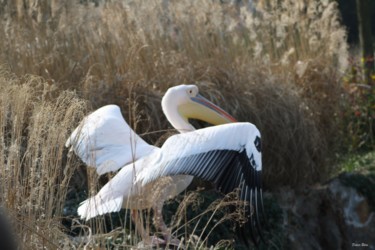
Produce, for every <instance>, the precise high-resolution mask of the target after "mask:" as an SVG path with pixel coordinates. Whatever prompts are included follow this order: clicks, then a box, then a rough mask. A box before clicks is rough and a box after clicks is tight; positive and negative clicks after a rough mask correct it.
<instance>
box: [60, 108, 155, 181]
mask: <svg viewBox="0 0 375 250" xmlns="http://www.w3.org/2000/svg"><path fill="white" fill-rule="evenodd" d="M65 146H66V147H71V150H74V152H75V153H76V154H77V155H78V156H79V157H80V158H81V159H82V160H83V161H84V162H85V163H86V164H87V165H89V166H91V167H95V168H96V171H97V173H98V174H99V175H101V174H104V173H107V172H110V171H116V170H118V169H120V168H122V167H123V166H125V165H126V164H128V163H131V162H133V161H135V160H137V159H139V158H142V157H144V156H146V155H148V154H150V153H152V152H153V151H154V150H157V149H158V148H157V147H154V146H151V145H149V144H148V143H146V142H145V141H144V140H142V138H140V137H139V136H138V135H137V134H136V133H135V132H134V131H133V130H132V129H131V128H130V127H129V125H128V124H127V123H126V122H125V120H124V118H123V116H122V114H121V111H120V108H119V107H118V106H116V105H108V106H104V107H102V108H100V109H98V110H96V111H95V112H93V113H92V114H90V115H88V116H87V117H85V118H84V120H83V121H82V122H81V124H80V125H79V126H78V127H77V128H76V129H75V130H74V131H73V133H72V134H71V136H70V137H69V138H68V140H67V141H66V144H65Z"/></svg>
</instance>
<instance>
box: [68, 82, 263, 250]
mask: <svg viewBox="0 0 375 250" xmlns="http://www.w3.org/2000/svg"><path fill="white" fill-rule="evenodd" d="M162 108H163V112H164V114H165V115H166V117H167V119H168V121H169V122H170V123H171V124H172V126H173V127H174V128H175V129H177V130H178V131H179V132H180V134H177V135H173V136H171V137H169V138H168V139H167V140H166V141H165V143H164V144H163V146H162V147H161V148H158V147H155V146H152V145H149V144H148V143H146V142H145V141H144V140H143V139H141V138H140V137H139V136H138V135H137V134H136V133H135V132H134V131H133V130H132V129H131V128H130V127H129V125H128V124H127V123H126V122H125V120H124V118H123V117H122V115H121V111H120V108H119V107H118V106H116V105H108V106H104V107H102V108H100V109H98V110H96V111H95V112H93V113H92V114H90V115H88V116H87V117H85V118H84V119H83V121H82V122H81V124H80V125H79V126H78V127H77V128H76V129H75V130H74V131H73V133H72V134H71V136H70V137H69V138H68V140H67V142H66V146H67V147H71V149H72V150H73V151H74V152H75V153H76V154H77V155H78V156H79V157H80V158H81V159H82V160H83V161H84V162H85V163H86V164H87V165H88V166H91V167H95V168H96V170H97V173H98V174H99V175H101V174H104V173H107V172H111V171H117V170H119V169H121V170H120V171H119V172H118V173H117V174H116V175H115V176H114V177H113V178H112V179H111V180H110V181H109V182H108V183H107V184H106V185H105V186H103V187H102V189H101V190H100V191H99V192H98V193H97V194H96V195H95V196H93V197H91V198H89V199H87V200H85V201H84V202H82V203H81V205H80V207H79V208H78V214H79V215H80V216H81V218H82V219H86V220H89V219H90V218H92V217H95V216H98V215H102V214H105V213H110V212H117V211H119V210H120V209H121V208H128V209H131V210H132V218H133V220H134V221H135V223H136V227H137V229H138V232H139V233H140V234H141V237H142V238H143V239H144V240H145V239H147V238H148V237H149V236H148V235H147V233H146V232H145V230H144V229H143V225H140V224H139V223H137V217H138V216H139V214H138V211H139V210H142V209H149V208H152V209H153V210H154V224H155V226H156V228H157V229H158V230H160V231H161V232H162V233H163V236H164V240H161V239H159V240H160V241H162V242H163V241H165V242H169V241H170V232H169V230H168V228H167V226H166V225H165V223H164V221H163V218H162V213H161V212H162V207H163V203H164V201H165V200H167V199H170V198H173V197H175V196H176V195H177V194H179V193H180V192H182V191H183V190H185V189H186V188H187V187H188V185H189V184H190V183H191V181H192V179H193V177H199V178H201V179H204V180H206V181H210V182H212V183H213V184H214V185H215V186H216V187H217V189H218V190H220V191H221V192H223V193H229V192H232V191H234V190H235V189H237V188H239V189H240V191H239V192H240V196H239V197H240V199H241V200H243V201H245V202H244V204H248V205H249V206H248V205H246V207H247V208H246V209H245V210H244V211H245V213H247V215H246V216H247V218H248V222H247V223H246V226H242V227H239V229H240V231H241V232H242V236H243V238H247V236H246V235H245V234H244V233H243V232H244V231H243V229H244V228H245V227H248V228H249V229H250V236H251V239H252V240H253V241H254V242H255V243H256V244H257V242H258V240H259V238H261V237H262V234H261V225H260V224H261V223H260V219H259V213H263V203H262V187H261V179H260V178H261V170H262V161H261V146H260V133H259V131H258V129H257V128H256V127H255V126H254V125H253V124H251V123H247V122H237V121H236V119H234V118H233V117H232V116H230V115H229V114H228V113H227V112H225V111H224V110H222V109H221V108H219V107H218V106H216V105H215V104H213V103H212V102H210V101H208V100H207V99H205V98H204V97H202V96H201V95H200V94H199V91H198V87H197V86H195V85H179V86H175V87H172V88H170V89H168V91H167V92H166V93H165V95H164V97H163V99H162ZM191 118H192V119H199V120H203V121H206V122H208V123H211V124H213V125H218V126H213V127H207V128H203V129H198V130H195V129H194V127H193V126H192V125H191V124H190V123H189V122H188V119H191ZM245 241H246V239H245Z"/></svg>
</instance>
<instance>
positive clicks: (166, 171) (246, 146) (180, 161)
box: [78, 123, 261, 220]
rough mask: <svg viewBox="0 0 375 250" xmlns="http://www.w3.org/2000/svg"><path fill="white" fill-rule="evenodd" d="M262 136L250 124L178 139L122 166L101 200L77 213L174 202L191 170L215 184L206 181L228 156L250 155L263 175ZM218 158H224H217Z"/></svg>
mask: <svg viewBox="0 0 375 250" xmlns="http://www.w3.org/2000/svg"><path fill="white" fill-rule="evenodd" d="M257 136H258V137H259V136H260V134H259V131H258V130H257V129H256V127H255V126H254V125H252V124H250V123H234V124H225V125H219V126H215V127H208V128H204V129H199V130H195V131H191V132H188V133H184V134H177V135H173V136H171V137H170V138H168V139H167V141H166V142H165V143H164V145H163V146H162V147H161V148H160V149H154V150H153V151H152V153H151V154H149V155H147V156H146V157H143V158H141V159H139V160H136V161H134V162H133V163H130V164H128V165H126V166H124V167H123V168H121V170H120V171H119V172H118V173H117V174H116V175H115V176H114V177H113V178H112V179H111V181H109V182H108V183H107V184H106V185H105V186H104V187H103V188H102V189H101V190H100V191H99V193H98V194H97V195H96V196H94V197H93V198H90V199H88V200H86V201H85V202H84V203H83V204H82V205H81V206H80V208H79V210H78V214H80V215H81V218H84V219H87V220H88V219H90V218H92V217H95V216H97V215H101V214H105V213H109V212H117V211H119V210H120V209H121V208H129V209H148V208H151V207H152V206H153V204H155V203H156V202H157V201H158V200H167V199H170V198H173V197H175V196H176V195H177V194H179V193H180V192H182V191H183V190H185V189H186V188H187V186H188V185H189V184H190V182H191V181H192V179H193V177H192V176H191V174H192V172H194V173H195V172H197V173H196V174H195V176H197V177H200V178H203V179H207V180H208V181H213V179H212V178H208V177H206V175H208V173H207V171H209V170H210V166H209V165H213V164H216V165H218V164H219V163H218V162H217V160H221V161H224V160H225V157H228V156H225V153H226V152H227V153H230V152H238V153H241V152H243V151H245V152H246V155H247V157H249V158H250V157H252V158H253V159H254V161H255V163H256V164H255V166H254V167H255V168H254V171H261V159H260V152H259V153H257V154H254V153H253V152H254V151H255V152H257V150H256V147H255V144H254V140H255V139H256V137H257ZM222 138H227V139H225V140H223V139H222ZM249 142H250V143H249ZM248 152H250V155H249V153H248ZM219 154H221V157H220V158H219V157H215V155H216V156H218V155H219ZM215 159H217V160H216V161H215ZM189 161H190V162H191V169H188V168H187V167H186V163H185V162H189ZM213 167H215V166H211V168H213ZM210 171H211V172H212V170H210ZM223 174H224V173H223ZM186 175H188V176H186ZM161 177H162V178H161ZM237 182H238V183H237V185H239V184H240V182H239V180H238V181H237ZM166 186H168V188H167V189H166V188H165V187H166ZM156 191H159V192H156ZM93 204H95V205H93ZM90 207H92V209H89V208H90Z"/></svg>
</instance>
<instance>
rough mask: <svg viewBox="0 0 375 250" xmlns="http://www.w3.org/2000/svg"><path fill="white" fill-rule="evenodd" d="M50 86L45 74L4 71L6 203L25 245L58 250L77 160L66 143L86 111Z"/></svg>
mask: <svg viewBox="0 0 375 250" xmlns="http://www.w3.org/2000/svg"><path fill="white" fill-rule="evenodd" d="M48 88H49V86H48V83H46V82H45V81H43V80H42V79H41V78H39V77H34V76H26V77H25V78H24V79H19V78H17V77H15V76H12V75H11V74H9V73H7V72H5V71H3V70H1V75H0V89H1V91H0V103H1V105H0V107H1V108H0V124H1V130H0V140H1V147H0V159H1V162H0V164H1V166H0V178H1V182H0V183H1V184H0V192H1V198H0V203H1V204H2V206H4V207H6V209H7V211H8V212H9V213H10V215H11V216H12V217H13V218H14V221H15V231H16V232H17V235H18V237H19V243H20V246H21V247H22V248H25V249H37V248H43V247H47V248H55V249H56V248H58V244H59V243H58V242H59V241H60V240H62V239H64V238H66V236H65V237H64V233H63V232H62V231H61V225H60V220H61V215H62V208H63V204H64V202H65V195H66V192H67V190H68V187H69V181H70V178H71V176H72V174H73V172H74V169H75V167H76V165H77V164H76V162H72V161H71V160H69V159H66V157H64V155H65V153H66V152H65V149H64V142H65V139H66V137H67V135H68V133H69V131H70V130H71V128H72V122H73V123H74V121H77V120H79V119H81V118H82V116H83V114H84V113H85V110H86V104H85V102H84V101H82V100H79V99H78V98H77V97H76V95H74V94H73V93H71V92H62V93H61V94H59V95H58V97H57V98H56V99H55V98H53V100H52V99H50V98H49V97H48V96H49V94H51V93H50V92H49V91H48Z"/></svg>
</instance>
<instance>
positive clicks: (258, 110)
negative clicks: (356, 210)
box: [0, 0, 374, 249]
mask: <svg viewBox="0 0 375 250" xmlns="http://www.w3.org/2000/svg"><path fill="white" fill-rule="evenodd" d="M0 15H1V17H2V18H1V21H0V22H1V28H0V48H1V53H0V64H1V65H2V66H1V71H0V89H1V93H0V102H1V105H0V124H1V130H0V145H1V147H0V159H1V161H0V178H1V184H0V192H1V196H0V197H1V198H0V202H1V204H2V206H4V207H6V208H7V210H8V211H9V213H10V214H12V215H13V217H15V218H16V224H15V225H16V228H15V230H16V232H17V235H19V236H20V237H21V238H20V241H19V242H20V244H21V246H22V247H24V248H25V249H39V248H41V247H43V246H44V247H47V248H49V249H54V248H56V247H61V248H63V247H66V248H69V247H73V246H74V247H77V246H83V245H80V244H83V243H82V242H81V243H76V242H74V241H73V240H72V238H71V237H70V236H68V234H66V232H65V231H64V229H63V228H62V224H61V221H62V217H63V216H64V215H66V214H67V213H65V214H64V204H65V203H66V197H67V195H68V197H70V196H74V194H76V196H75V197H74V198H75V199H77V200H80V201H81V200H83V199H84V198H83V197H82V196H87V195H88V194H87V193H85V190H88V191H87V192H89V193H95V192H96V190H97V188H98V186H100V185H101V184H102V183H103V182H105V180H102V179H101V180H99V182H98V181H97V176H96V175H95V173H92V172H89V173H88V176H89V178H87V177H86V170H85V168H82V167H81V164H80V162H79V161H78V159H76V158H74V157H71V156H69V157H67V152H66V149H64V147H63V145H64V143H65V140H66V138H67V136H68V134H69V133H70V132H71V130H72V129H73V128H74V127H75V126H76V125H77V124H78V122H79V120H80V119H82V117H83V116H84V115H86V114H88V113H89V112H90V111H92V110H94V109H96V108H98V107H100V106H102V105H105V104H110V103H115V104H118V105H119V106H121V107H122V111H123V113H124V117H125V118H126V120H127V121H128V123H129V124H130V125H131V126H132V127H133V128H134V129H135V130H136V132H138V133H139V134H141V135H142V136H143V137H144V138H145V139H146V140H147V141H148V142H149V143H153V144H157V145H160V144H161V143H162V142H163V140H164V139H165V138H166V136H164V135H165V134H166V129H168V128H169V127H170V126H169V125H168V123H167V121H166V119H165V117H164V116H163V115H161V107H160V100H161V97H162V95H163V93H164V92H165V91H166V90H167V89H168V88H169V87H171V86H174V85H177V84H184V83H196V84H197V85H198V86H199V88H200V92H201V93H202V94H203V95H204V96H206V97H208V98H209V99H211V100H212V101H213V102H215V103H217V104H219V105H220V106H221V107H223V108H224V109H225V110H227V111H229V112H230V113H231V114H232V115H233V116H234V117H236V118H238V120H240V121H249V122H252V123H254V124H256V125H257V126H258V128H259V129H260V131H261V133H262V136H263V145H264V146H263V147H264V154H263V157H264V158H263V164H264V185H265V187H266V189H268V190H275V189H277V188H279V187H281V186H291V187H293V188H300V187H304V186H306V185H311V184H314V183H317V182H320V181H324V180H327V179H328V178H330V177H331V176H332V175H333V174H335V173H337V171H339V169H338V168H337V167H336V166H337V164H335V163H337V160H338V156H341V155H342V154H343V153H347V152H356V151H358V150H373V149H374V124H373V118H374V113H373V108H374V95H373V94H374V92H373V91H374V90H373V88H371V86H368V85H366V84H364V83H363V82H362V79H361V76H360V74H358V72H359V71H360V67H361V66H360V64H359V63H357V60H356V59H353V60H352V61H350V60H348V58H349V54H348V45H347V42H346V34H347V33H346V30H345V28H344V27H343V26H342V24H341V22H340V20H341V19H340V14H339V12H338V5H337V3H336V2H332V1H316V0H305V1H302V0H301V1H289V0H286V1H282V2H278V1H259V2H257V3H254V5H245V4H234V3H232V2H230V1H228V2H226V1H222V2H215V1H205V2H201V1H187V0H186V1H152V2H151V1H110V2H109V1H108V2H105V3H102V2H89V1H82V2H81V3H78V2H77V1H72V0H70V1H64V2H62V1H53V0H51V1H31V0H30V1H26V0H24V1H2V2H1V5H0ZM195 125H196V126H197V127H199V126H204V125H205V124H201V123H199V122H195ZM167 134H170V132H169V131H168V132H167ZM65 209H67V208H66V206H65ZM65 212H66V211H65ZM93 224H95V225H96V226H95V228H98V232H100V230H102V231H103V232H104V231H105V226H104V224H105V223H104V222H103V219H98V220H96V221H94V222H92V224H90V225H91V226H93ZM81 228H85V229H86V231H85V232H87V234H89V233H90V230H91V229H90V230H89V229H88V228H86V227H85V226H81Z"/></svg>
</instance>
